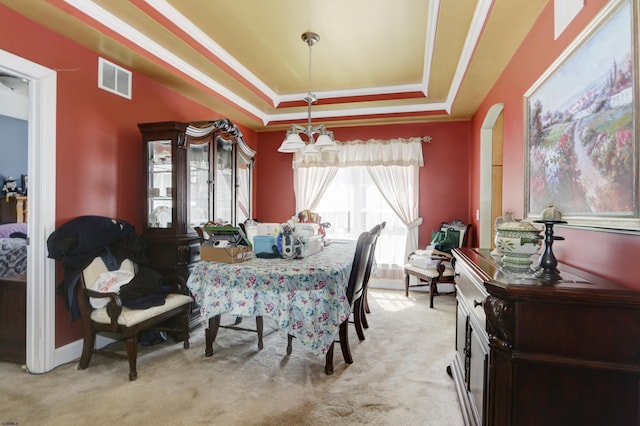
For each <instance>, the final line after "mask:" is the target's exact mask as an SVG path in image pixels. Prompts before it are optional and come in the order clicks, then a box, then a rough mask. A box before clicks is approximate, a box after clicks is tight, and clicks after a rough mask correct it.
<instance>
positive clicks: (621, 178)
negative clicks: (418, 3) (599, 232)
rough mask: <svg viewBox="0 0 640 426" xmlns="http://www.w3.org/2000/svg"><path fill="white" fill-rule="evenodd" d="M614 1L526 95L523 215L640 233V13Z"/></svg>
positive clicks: (630, 4) (626, 1)
mask: <svg viewBox="0 0 640 426" xmlns="http://www.w3.org/2000/svg"><path fill="white" fill-rule="evenodd" d="M635 3H636V2H634V1H632V0H614V1H612V2H610V3H608V4H607V5H606V6H605V7H604V8H603V9H602V11H601V12H600V13H599V14H598V16H597V17H596V18H595V19H594V20H593V21H592V22H591V23H590V24H589V25H587V27H586V28H585V29H584V30H583V32H582V33H581V34H580V35H579V36H578V37H577V38H576V40H575V41H574V42H573V43H572V44H571V45H570V46H569V47H568V48H567V49H566V50H565V52H564V53H563V54H562V55H560V57H559V58H558V59H557V60H556V61H555V62H554V63H553V64H552V65H551V67H549V69H548V70H547V71H546V72H545V73H544V74H543V75H542V76H541V77H540V79H539V80H538V81H537V82H536V83H535V84H534V85H533V86H532V87H531V89H529V91H528V92H527V93H525V97H524V109H525V111H524V117H525V123H524V129H525V153H524V156H525V211H526V212H527V216H528V217H530V218H532V219H538V218H540V213H541V211H542V210H543V209H544V208H545V207H548V206H549V205H553V206H555V207H556V208H557V209H558V210H560V211H561V212H562V213H563V220H566V221H567V222H568V223H569V225H575V226H588V227H600V228H612V229H626V230H640V210H639V204H640V203H639V195H638V194H639V191H638V126H637V122H636V121H637V111H638V109H637V96H638V94H637V90H638V87H637V76H638V48H637V43H638V40H637V36H636V34H637V33H638V22H637V20H636V19H637V13H638V11H637V10H635V11H634V8H637V6H636V5H635Z"/></svg>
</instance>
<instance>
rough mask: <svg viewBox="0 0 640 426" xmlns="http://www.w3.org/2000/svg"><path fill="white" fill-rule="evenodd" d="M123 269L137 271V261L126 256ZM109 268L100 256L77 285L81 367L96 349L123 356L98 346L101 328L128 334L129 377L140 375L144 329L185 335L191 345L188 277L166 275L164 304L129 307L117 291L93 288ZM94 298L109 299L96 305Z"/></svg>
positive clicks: (79, 366)
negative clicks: (140, 344)
mask: <svg viewBox="0 0 640 426" xmlns="http://www.w3.org/2000/svg"><path fill="white" fill-rule="evenodd" d="M120 269H121V270H124V271H129V272H132V273H134V274H135V273H136V272H137V265H136V264H135V263H134V262H132V261H131V260H129V259H125V260H124V261H123V262H122V264H121V266H120ZM103 272H107V267H106V265H105V263H104V261H103V260H102V258H101V257H96V258H95V259H93V261H92V262H91V263H90V264H89V266H87V267H86V268H85V269H84V270H83V271H82V273H81V275H80V279H79V282H78V284H77V285H76V296H77V298H78V305H79V307H80V315H81V318H82V326H83V334H84V342H83V345H82V356H81V357H80V363H79V364H78V369H79V370H84V369H85V368H87V367H88V366H89V362H90V361H91V357H92V355H93V354H94V352H103V353H106V354H112V355H116V356H119V357H124V356H122V355H121V354H120V355H119V354H115V353H114V352H112V351H108V350H97V349H96V348H95V341H96V334H97V333H99V332H108V333H116V334H120V335H122V336H124V338H125V339H126V345H127V356H126V358H127V359H128V360H129V380H135V379H136V378H137V377H138V372H137V369H136V362H137V356H138V337H139V335H140V334H141V333H142V332H143V331H147V330H150V329H157V330H163V331H166V332H168V333H170V334H173V336H174V337H178V336H179V337H181V338H182V340H183V347H184V348H185V349H188V348H189V313H190V311H191V306H190V305H191V302H192V301H193V299H192V298H191V296H188V295H187V294H188V290H187V287H186V285H185V281H184V279H183V278H182V277H180V276H177V275H176V276H172V277H168V278H167V279H166V284H168V285H170V286H171V292H170V293H169V295H168V296H167V297H166V299H165V303H164V304H163V305H160V306H152V307H150V308H147V309H129V308H127V307H123V306H122V299H121V298H120V296H119V295H118V294H117V293H115V292H108V293H103V292H100V291H96V290H93V289H92V286H93V284H94V283H96V282H97V280H98V279H99V277H100V274H102V273H103ZM90 298H97V299H104V298H107V299H108V300H109V302H108V303H107V305H106V306H104V307H101V308H97V309H96V308H94V307H93V306H92V304H91V300H90Z"/></svg>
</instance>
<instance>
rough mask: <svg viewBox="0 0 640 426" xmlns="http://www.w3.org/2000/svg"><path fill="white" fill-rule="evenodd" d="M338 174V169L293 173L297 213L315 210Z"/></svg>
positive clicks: (298, 169)
mask: <svg viewBox="0 0 640 426" xmlns="http://www.w3.org/2000/svg"><path fill="white" fill-rule="evenodd" d="M337 172H338V168H337V167H298V168H296V169H295V170H294V172H293V190H294V192H295V196H296V213H298V212H301V211H302V210H307V209H308V210H311V211H313V210H315V208H316V207H317V206H318V203H319V202H320V199H321V198H322V195H323V194H324V192H325V191H326V189H327V187H328V186H329V184H330V183H331V181H332V180H333V178H334V177H335V175H336V173H337Z"/></svg>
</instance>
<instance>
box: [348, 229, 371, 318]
mask: <svg viewBox="0 0 640 426" xmlns="http://www.w3.org/2000/svg"><path fill="white" fill-rule="evenodd" d="M373 240H374V236H373V234H371V233H370V232H369V231H365V232H363V233H362V234H360V236H359V237H358V242H357V243H356V253H355V255H354V256H353V266H352V267H351V275H349V285H348V286H347V300H348V301H349V303H350V304H351V305H353V302H354V301H355V300H357V299H358V298H359V297H360V296H362V292H363V291H364V283H365V277H366V272H367V264H368V262H369V257H370V255H371V247H372V246H373Z"/></svg>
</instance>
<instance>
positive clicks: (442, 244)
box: [431, 228, 460, 253]
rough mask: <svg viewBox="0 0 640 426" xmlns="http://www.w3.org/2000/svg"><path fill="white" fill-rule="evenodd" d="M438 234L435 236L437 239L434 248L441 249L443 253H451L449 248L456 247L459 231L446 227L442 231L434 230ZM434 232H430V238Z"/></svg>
mask: <svg viewBox="0 0 640 426" xmlns="http://www.w3.org/2000/svg"><path fill="white" fill-rule="evenodd" d="M434 232H437V233H438V234H439V235H438V236H437V240H438V241H436V242H435V243H432V244H435V248H436V250H440V251H443V252H445V253H451V250H453V249H454V248H457V247H458V244H459V241H460V231H458V230H457V229H452V228H446V229H445V230H444V231H443V230H440V231H434ZM433 237H434V234H433V233H432V234H431V238H432V239H433Z"/></svg>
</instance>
